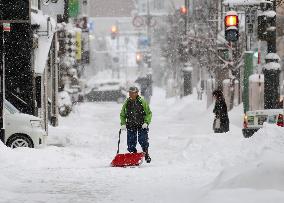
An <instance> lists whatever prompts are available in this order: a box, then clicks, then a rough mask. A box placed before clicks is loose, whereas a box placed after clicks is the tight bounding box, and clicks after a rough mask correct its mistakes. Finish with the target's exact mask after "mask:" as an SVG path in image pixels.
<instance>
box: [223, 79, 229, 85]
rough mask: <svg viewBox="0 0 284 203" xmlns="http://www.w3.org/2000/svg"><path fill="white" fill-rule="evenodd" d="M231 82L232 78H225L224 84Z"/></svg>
mask: <svg viewBox="0 0 284 203" xmlns="http://www.w3.org/2000/svg"><path fill="white" fill-rule="evenodd" d="M230 83H231V80H230V79H225V80H223V84H230Z"/></svg>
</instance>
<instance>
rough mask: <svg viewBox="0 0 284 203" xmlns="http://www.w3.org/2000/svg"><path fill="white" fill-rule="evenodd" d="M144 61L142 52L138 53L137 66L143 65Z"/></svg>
mask: <svg viewBox="0 0 284 203" xmlns="http://www.w3.org/2000/svg"><path fill="white" fill-rule="evenodd" d="M142 60H143V55H142V53H141V52H137V53H136V63H137V64H141V63H142Z"/></svg>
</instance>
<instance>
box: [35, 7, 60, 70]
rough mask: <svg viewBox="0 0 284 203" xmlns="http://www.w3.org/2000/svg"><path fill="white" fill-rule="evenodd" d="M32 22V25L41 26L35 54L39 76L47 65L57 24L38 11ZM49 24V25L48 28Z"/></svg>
mask: <svg viewBox="0 0 284 203" xmlns="http://www.w3.org/2000/svg"><path fill="white" fill-rule="evenodd" d="M48 19H50V20H48ZM31 21H32V25H39V29H38V30H37V31H38V33H37V35H38V47H37V48H36V49H35V52H34V57H35V64H34V71H35V73H37V74H43V72H44V69H45V66H46V64H47V60H48V53H49V51H50V47H51V43H52V40H53V35H54V33H55V31H56V29H55V28H56V22H55V21H54V20H53V19H52V18H50V17H49V16H47V15H43V14H42V12H41V11H38V12H37V13H34V12H32V14H31ZM47 24H49V25H48V26H47ZM47 28H48V30H47ZM47 31H48V32H47Z"/></svg>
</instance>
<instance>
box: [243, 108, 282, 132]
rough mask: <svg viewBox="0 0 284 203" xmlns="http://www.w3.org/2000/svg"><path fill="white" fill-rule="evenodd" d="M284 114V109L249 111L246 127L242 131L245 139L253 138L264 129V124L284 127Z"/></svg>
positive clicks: (245, 119) (245, 118)
mask: <svg viewBox="0 0 284 203" xmlns="http://www.w3.org/2000/svg"><path fill="white" fill-rule="evenodd" d="M283 113H284V111H283V109H265V110H256V111H247V112H246V115H245V117H244V123H243V124H244V126H243V130H242V131H243V135H244V137H250V136H252V135H253V134H254V133H255V132H257V131H258V130H259V129H260V128H262V126H263V123H264V122H267V123H272V124H277V125H278V126H281V127H284V122H283Z"/></svg>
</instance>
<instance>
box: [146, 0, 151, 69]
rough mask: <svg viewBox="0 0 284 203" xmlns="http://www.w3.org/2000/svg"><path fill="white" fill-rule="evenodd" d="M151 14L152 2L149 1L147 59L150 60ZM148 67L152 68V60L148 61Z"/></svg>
mask: <svg viewBox="0 0 284 203" xmlns="http://www.w3.org/2000/svg"><path fill="white" fill-rule="evenodd" d="M151 20H152V17H151V13H150V0H147V23H146V24H147V25H146V26H147V39H148V50H147V53H146V54H147V59H148V55H150V54H151V44H152V43H151V30H150V26H151V25H150V24H151ZM147 65H148V68H151V60H147Z"/></svg>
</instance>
